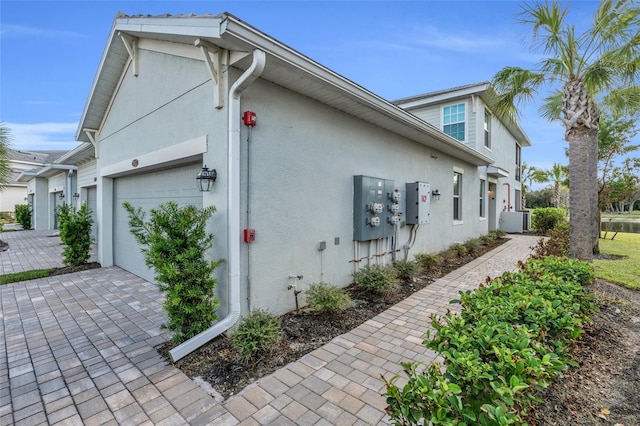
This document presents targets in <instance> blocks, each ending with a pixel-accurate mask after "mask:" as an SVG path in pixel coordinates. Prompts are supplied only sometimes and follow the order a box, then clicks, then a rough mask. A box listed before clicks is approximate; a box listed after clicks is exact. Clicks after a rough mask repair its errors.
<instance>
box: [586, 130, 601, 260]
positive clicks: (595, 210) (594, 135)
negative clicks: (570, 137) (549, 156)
mask: <svg viewBox="0 0 640 426" xmlns="http://www.w3.org/2000/svg"><path fill="white" fill-rule="evenodd" d="M599 121H600V120H598V122H599ZM598 124H599V123H598ZM598 127H599V126H598ZM586 142H587V144H588V145H589V180H590V185H591V188H590V190H589V197H590V199H591V245H592V250H593V253H594V254H598V253H600V203H599V202H598V131H597V130H596V131H595V132H590V133H589V137H588V139H587V140H586Z"/></svg>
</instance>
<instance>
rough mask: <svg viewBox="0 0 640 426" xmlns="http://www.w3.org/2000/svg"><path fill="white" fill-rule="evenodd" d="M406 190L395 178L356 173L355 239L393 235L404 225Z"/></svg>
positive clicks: (354, 184)
mask: <svg viewBox="0 0 640 426" xmlns="http://www.w3.org/2000/svg"><path fill="white" fill-rule="evenodd" d="M401 198H402V194H401V193H400V191H398V190H397V189H395V188H394V181H392V180H388V179H382V178H376V177H370V176H362V175H358V176H354V177H353V239H354V240H355V241H369V240H376V239H379V238H385V237H390V236H392V235H393V234H394V231H395V228H396V227H397V226H399V225H400V220H401V219H400V218H401V215H402V212H401V211H400V210H401V209H400V200H401Z"/></svg>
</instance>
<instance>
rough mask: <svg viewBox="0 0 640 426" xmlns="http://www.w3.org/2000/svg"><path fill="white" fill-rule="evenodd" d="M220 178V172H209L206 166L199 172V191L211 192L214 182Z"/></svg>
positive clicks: (213, 170) (197, 177)
mask: <svg viewBox="0 0 640 426" xmlns="http://www.w3.org/2000/svg"><path fill="white" fill-rule="evenodd" d="M217 178H218V172H216V171H215V169H212V170H209V168H207V165H206V164H205V165H204V167H203V168H202V170H200V172H198V176H196V181H197V182H198V189H199V190H200V192H209V191H211V188H212V187H213V182H215V181H216V179H217Z"/></svg>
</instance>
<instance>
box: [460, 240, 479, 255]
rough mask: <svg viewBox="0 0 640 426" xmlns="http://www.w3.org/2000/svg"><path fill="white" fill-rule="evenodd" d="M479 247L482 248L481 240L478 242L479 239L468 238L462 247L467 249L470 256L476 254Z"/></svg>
mask: <svg viewBox="0 0 640 426" xmlns="http://www.w3.org/2000/svg"><path fill="white" fill-rule="evenodd" d="M480 246H482V240H480V238H469V239H468V240H467V241H465V242H464V247H465V248H466V249H467V253H469V254H472V255H473V254H476V253H478V251H479V250H480Z"/></svg>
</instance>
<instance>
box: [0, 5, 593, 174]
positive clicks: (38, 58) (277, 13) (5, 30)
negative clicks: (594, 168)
mask: <svg viewBox="0 0 640 426" xmlns="http://www.w3.org/2000/svg"><path fill="white" fill-rule="evenodd" d="M596 7H597V2H596V1H586V0H582V1H579V0H574V1H572V2H571V3H570V9H569V10H570V19H571V21H572V22H574V23H576V24H577V25H578V27H580V26H583V25H585V24H588V22H589V21H590V19H591V17H592V15H593V12H594V11H595V9H596ZM118 11H122V12H124V13H126V14H128V15H136V14H151V15H157V14H164V13H169V14H185V13H195V14H205V13H214V14H215V13H220V12H224V11H226V12H230V13H232V14H234V15H235V16H237V17H238V18H240V19H242V20H244V21H246V22H248V23H249V24H251V25H252V26H254V27H256V28H257V29H259V30H261V31H263V32H265V33H266V34H269V35H270V36H272V37H274V38H276V39H278V40H279V41H281V42H283V43H285V44H287V45H289V46H291V47H293V48H294V49H296V50H298V51H299V52H301V53H302V54H304V55H306V56H308V57H310V58H311V59H313V60H315V61H317V62H319V63H320V64H322V65H324V66H326V67H328V68H330V69H332V70H334V71H336V72H338V73H340V74H342V75H343V76H345V77H347V78H349V79H351V80H352V81H354V82H355V83H357V84H359V85H361V86H362V87H364V88H366V89H368V90H370V91H372V92H374V93H376V94H377V95H379V96H382V97H383V98H385V99H388V100H394V99H398V98H402V97H406V96H412V95H416V94H420V93H426V92H431V91H435V90H440V89H445V88H450V87H455V86H459V85H464V84H469V83H476V82H481V81H487V80H490V79H491V78H492V77H493V75H494V74H495V73H496V72H497V71H499V70H500V69H501V68H503V67H505V66H508V65H514V66H522V67H526V68H533V67H534V66H535V62H536V61H537V59H538V57H537V56H536V55H535V54H533V53H531V52H530V50H529V48H528V45H527V44H526V43H525V40H524V38H525V36H527V35H529V32H528V30H529V28H528V27H526V26H524V25H522V24H519V23H517V22H516V16H517V14H518V13H519V12H520V11H521V6H520V3H519V2H517V1H511V0H503V1H455V0H453V1H452V0H449V1H431V0H423V1H411V2H405V1H375V2H371V1H350V2H347V1H275V2H271V1H261V2H253V1H233V2H230V1H142V0H140V1H28V0H20V1H7V0H0V121H3V122H4V124H5V125H6V126H7V127H9V129H10V131H11V133H12V136H13V141H12V144H13V147H14V148H17V149H23V150H44V149H71V148H73V147H75V146H76V145H77V142H75V140H74V134H75V131H76V127H77V123H78V120H79V119H80V116H81V114H82V111H83V108H84V105H85V102H86V99H87V96H88V94H89V90H90V88H91V85H92V82H93V79H94V76H95V73H96V71H97V68H98V65H99V62H100V58H101V56H102V53H103V49H104V47H105V45H106V41H107V37H108V35H109V31H110V30H111V25H112V23H113V19H114V17H115V15H116V13H117V12H118ZM544 94H545V93H542V95H544ZM541 97H543V96H541ZM537 109H538V104H537V103H532V104H530V105H528V106H527V107H525V108H523V109H522V113H523V115H522V117H521V119H520V121H521V124H522V127H523V129H524V130H525V132H526V133H527V135H528V136H529V138H530V139H531V140H532V142H533V147H531V148H526V149H525V150H524V151H523V159H524V161H525V162H527V163H529V164H531V165H534V166H536V167H540V168H547V169H548V168H550V167H551V165H552V164H553V163H554V162H559V163H562V164H566V163H567V160H566V158H565V156H564V148H565V147H566V143H565V142H564V140H563V135H564V131H563V129H562V127H561V125H560V124H559V123H549V122H547V121H546V120H543V119H541V118H539V117H538V113H537Z"/></svg>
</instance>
